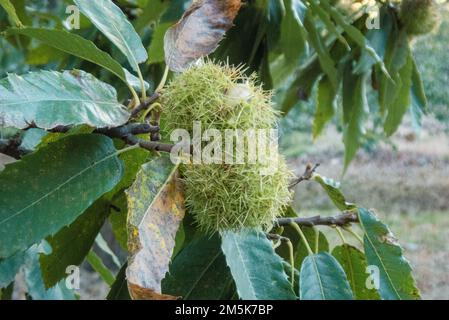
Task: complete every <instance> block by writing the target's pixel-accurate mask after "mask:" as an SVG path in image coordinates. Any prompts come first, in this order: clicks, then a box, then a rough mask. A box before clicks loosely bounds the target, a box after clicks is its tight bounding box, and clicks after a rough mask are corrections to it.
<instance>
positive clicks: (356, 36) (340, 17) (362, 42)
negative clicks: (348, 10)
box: [320, 0, 389, 77]
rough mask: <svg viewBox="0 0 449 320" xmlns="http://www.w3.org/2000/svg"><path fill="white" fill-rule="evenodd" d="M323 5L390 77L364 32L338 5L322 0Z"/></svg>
mask: <svg viewBox="0 0 449 320" xmlns="http://www.w3.org/2000/svg"><path fill="white" fill-rule="evenodd" d="M320 4H321V6H323V8H324V9H326V11H327V12H328V13H329V14H330V16H331V17H332V19H333V20H334V21H335V23H336V24H337V25H338V26H340V27H341V28H342V29H343V30H344V31H345V32H346V34H347V35H348V37H349V38H351V39H352V40H353V41H354V42H355V43H357V45H359V46H360V48H362V49H363V50H364V51H366V52H368V54H369V55H370V56H371V57H372V58H373V59H374V60H375V61H376V63H377V64H379V65H380V68H381V69H382V72H383V73H384V74H385V75H387V76H388V77H389V74H388V71H387V69H386V67H385V65H384V62H383V60H382V59H381V58H380V57H379V55H378V54H377V52H376V51H375V50H374V49H373V48H372V47H371V46H370V45H369V43H368V41H367V39H366V38H365V36H364V35H363V33H362V32H361V31H360V30H359V29H357V28H356V27H354V26H353V25H351V24H349V23H348V22H347V19H346V18H345V17H344V16H343V15H342V14H341V13H340V12H339V11H338V10H337V8H336V7H334V6H332V5H331V4H330V3H329V2H328V0H321V1H320Z"/></svg>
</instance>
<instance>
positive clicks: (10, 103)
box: [0, 71, 129, 129]
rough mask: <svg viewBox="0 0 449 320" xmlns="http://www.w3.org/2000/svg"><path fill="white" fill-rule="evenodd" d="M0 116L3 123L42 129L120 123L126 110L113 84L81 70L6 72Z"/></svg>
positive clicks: (0, 85) (1, 87) (0, 92)
mask: <svg viewBox="0 0 449 320" xmlns="http://www.w3.org/2000/svg"><path fill="white" fill-rule="evenodd" d="M0 116H1V117H2V118H3V121H4V126H11V127H15V128H19V129H23V128H26V127H28V126H29V125H30V124H35V125H36V126H37V127H39V128H42V129H53V128H55V127H57V126H68V125H78V124H87V125H89V126H91V127H112V126H114V127H115V126H119V125H122V124H124V123H125V122H126V121H127V120H128V118H129V113H128V112H127V111H126V110H125V108H124V106H122V105H121V104H120V103H118V102H117V94H116V91H115V89H114V88H113V87H111V86H110V85H108V84H106V83H103V82H101V81H99V80H98V79H96V78H94V77H93V76H92V75H90V74H88V73H85V72H83V71H64V72H62V73H60V72H55V71H38V72H30V73H27V74H24V75H22V76H19V75H15V74H10V75H8V77H7V78H5V79H2V80H0Z"/></svg>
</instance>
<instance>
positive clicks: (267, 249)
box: [221, 230, 296, 300]
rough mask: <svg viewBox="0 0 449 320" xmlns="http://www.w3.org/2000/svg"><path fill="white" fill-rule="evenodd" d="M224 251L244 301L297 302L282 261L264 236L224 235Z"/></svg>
mask: <svg viewBox="0 0 449 320" xmlns="http://www.w3.org/2000/svg"><path fill="white" fill-rule="evenodd" d="M221 248H222V250H223V252H224V254H225V256H226V262H227V264H228V266H229V268H230V269H231V274H232V276H233V278H234V281H235V284H236V287H237V292H238V294H239V296H240V298H241V299H244V300H295V299H296V296H295V294H294V292H293V290H292V287H291V284H290V282H289V281H288V277H287V275H286V274H285V272H284V266H283V264H282V259H281V258H280V257H279V256H278V255H277V254H276V253H275V252H274V250H273V247H272V245H271V242H270V241H269V240H268V239H267V238H266V236H265V235H264V234H263V233H260V232H256V231H251V230H244V231H242V232H241V233H236V232H232V231H228V232H225V233H223V234H222V245H221Z"/></svg>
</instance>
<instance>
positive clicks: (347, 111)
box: [343, 73, 368, 170]
mask: <svg viewBox="0 0 449 320" xmlns="http://www.w3.org/2000/svg"><path fill="white" fill-rule="evenodd" d="M345 76H348V77H349V75H348V73H346V74H345ZM351 83H353V84H354V86H351ZM343 113H344V114H343V117H344V118H345V119H344V122H345V126H344V135H343V141H344V144H345V162H344V163H345V170H346V169H347V168H348V166H349V163H350V162H351V161H352V159H353V158H354V156H355V155H356V153H357V150H358V149H359V148H360V145H361V139H362V137H363V135H364V133H365V129H364V118H365V115H366V114H367V113H368V100H367V96H366V75H354V76H353V79H352V80H349V85H348V81H344V82H343Z"/></svg>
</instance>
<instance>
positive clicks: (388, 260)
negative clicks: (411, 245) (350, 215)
mask: <svg viewBox="0 0 449 320" xmlns="http://www.w3.org/2000/svg"><path fill="white" fill-rule="evenodd" d="M359 220H360V225H361V227H362V229H363V230H364V232H365V236H364V247H365V255H366V260H367V261H368V265H370V266H376V267H377V268H379V276H380V281H379V289H378V291H379V294H380V296H381V298H382V299H384V300H412V299H419V298H420V295H419V290H418V289H417V288H416V284H415V280H414V279H413V276H412V268H411V266H410V264H409V262H408V261H407V260H406V259H405V258H404V257H403V255H402V248H401V247H400V246H399V245H398V244H397V243H396V239H395V238H394V236H393V234H392V233H391V231H390V229H388V227H387V226H386V225H384V224H383V223H382V222H380V221H379V220H378V219H377V218H376V216H375V215H374V214H372V213H371V212H370V211H368V210H366V209H362V208H361V209H359Z"/></svg>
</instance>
